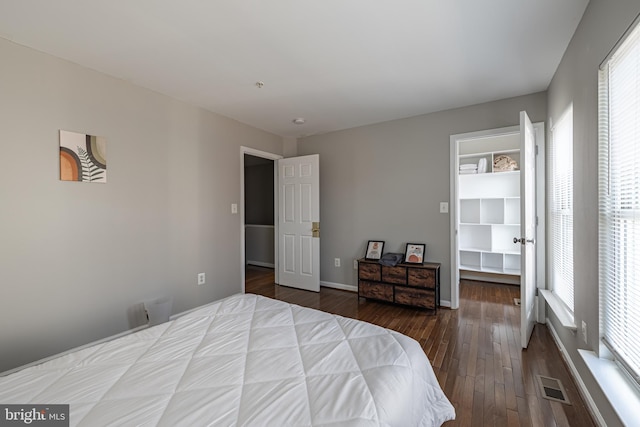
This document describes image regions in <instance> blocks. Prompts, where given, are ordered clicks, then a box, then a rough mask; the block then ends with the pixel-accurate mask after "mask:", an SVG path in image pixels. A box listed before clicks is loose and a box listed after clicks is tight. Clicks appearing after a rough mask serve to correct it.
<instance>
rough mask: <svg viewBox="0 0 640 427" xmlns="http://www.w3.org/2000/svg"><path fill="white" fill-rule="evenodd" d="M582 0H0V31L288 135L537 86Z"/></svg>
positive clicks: (556, 58)
mask: <svg viewBox="0 0 640 427" xmlns="http://www.w3.org/2000/svg"><path fill="white" fill-rule="evenodd" d="M587 3H588V0H317V1H310V0H179V1H178V0H128V1H127V0H110V1H96V0H55V1H52V0H0V37H3V38H6V39H9V40H12V41H14V42H15V43H18V44H21V45H25V46H29V47H32V48H34V49H37V50H39V51H43V52H47V53H50V54H52V55H55V56H58V57H61V58H64V59H67V60H69V61H72V62H75V63H78V64H81V65H83V66H86V67H89V68H92V69H95V70H99V71H101V72H104V73H106V74H110V75H112V76H115V77H118V78H122V79H124V80H127V81H130V82H133V83H134V84H137V85H140V86H143V87H146V88H149V89H152V90H155V91H157V92H160V93H163V94H166V95H169V96H171V97H174V98H178V99H181V100H184V101H186V102H188V103H191V104H194V105H198V106H201V107H203V108H206V109H208V110H211V111H214V112H216V113H219V114H222V115H224V116H227V117H231V118H233V119H236V120H238V121H240V122H243V123H246V124H249V125H251V126H254V127H257V128H259V129H263V130H266V131H268V132H271V133H274V134H277V135H281V136H283V137H300V136H306V135H313V134H318V133H325V132H330V131H334V130H339V129H346V128H351V127H355V126H361V125H366V124H370V123H376V122H381V121H386V120H393V119H397V118H403V117H410V116H416V115H420V114H425V113H429V112H433V111H440V110H444V109H449V108H455V107H461V106H465V105H472V104H477V103H481V102H486V101H491V100H496V99H502V98H508V97H512V96H518V95H524V94H528V93H533V92H537V91H541V90H545V89H546V88H547V87H548V85H549V82H550V81H551V78H552V77H553V73H554V72H555V70H556V68H557V66H558V64H559V62H560V59H561V58H562V55H563V53H564V51H565V49H566V47H567V45H568V43H569V40H570V39H571V36H572V35H573V33H574V31H575V29H576V26H577V25H578V22H579V21H580V18H581V17H582V14H583V12H584V9H585V8H586V5H587ZM257 81H263V82H264V86H263V87H262V88H261V89H259V88H258V87H257V86H256V82H257ZM296 117H304V118H305V119H306V123H305V124H304V125H301V126H300V125H295V124H293V123H292V120H293V119H294V118H296Z"/></svg>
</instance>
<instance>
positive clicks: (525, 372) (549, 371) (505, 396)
mask: <svg viewBox="0 0 640 427" xmlns="http://www.w3.org/2000/svg"><path fill="white" fill-rule="evenodd" d="M246 292H248V293H255V294H259V295H264V296H267V297H271V298H275V299H278V300H282V301H287V302H290V303H294V304H298V305H302V306H306V307H312V308H316V309H320V310H323V311H327V312H330V313H335V314H339V315H341V316H345V317H351V318H355V319H360V320H364V321H366V322H370V323H374V324H376V325H380V326H383V327H385V328H389V329H393V330H396V331H398V332H401V333H403V334H405V335H408V336H410V337H412V338H414V339H415V340H417V341H418V342H419V343H420V344H421V345H422V348H423V349H424V351H425V353H426V354H427V356H428V357H429V360H431V364H432V366H433V369H434V371H435V373H436V375H437V377H438V380H439V382H440V385H441V386H442V388H443V390H444V392H445V394H446V395H447V396H448V397H449V400H451V403H453V405H454V406H455V408H456V414H457V416H456V420H455V421H450V422H447V423H445V424H444V425H445V426H447V427H453V426H579V427H585V426H594V425H595V424H594V423H593V421H592V419H591V416H590V414H589V412H588V411H587V409H586V407H585V404H584V402H583V401H582V399H581V397H580V395H579V393H578V391H577V389H576V386H575V384H574V382H573V380H572V378H571V377H570V375H569V372H568V370H567V367H566V366H565V364H564V362H563V361H562V357H561V355H560V352H559V351H558V349H557V347H556V345H555V343H554V342H553V338H552V337H551V334H550V332H549V330H548V329H547V327H546V326H544V325H536V327H535V329H534V331H533V336H532V338H531V342H530V344H529V348H528V349H527V350H524V351H523V350H522V349H521V347H520V308H519V307H517V306H515V305H514V304H513V298H518V297H519V292H520V291H519V288H518V287H515V286H509V285H499V284H491V283H483V282H471V281H463V282H462V283H461V284H460V309H459V310H449V309H446V308H443V309H440V310H438V313H437V315H433V314H428V313H427V312H424V311H421V310H418V309H413V308H405V307H399V306H395V305H391V304H385V303H377V302H374V301H368V300H365V299H358V296H357V294H355V293H353V292H347V291H341V290H336V289H329V288H321V291H320V292H319V293H315V292H308V291H302V290H298V289H293V288H288V287H284V286H279V285H276V284H275V283H274V276H273V270H269V269H265V268H260V267H251V266H250V267H248V269H247V274H246ZM536 375H545V376H550V377H553V378H558V379H560V380H561V381H562V383H563V385H564V387H565V389H566V392H567V394H568V397H569V400H570V401H571V403H572V404H571V405H565V404H563V403H559V402H554V401H551V400H548V399H544V398H542V397H541V393H540V391H539V389H538V386H537V379H536Z"/></svg>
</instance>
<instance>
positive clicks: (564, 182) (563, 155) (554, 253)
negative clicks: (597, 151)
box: [548, 106, 574, 312]
mask: <svg viewBox="0 0 640 427" xmlns="http://www.w3.org/2000/svg"><path fill="white" fill-rule="evenodd" d="M549 152H550V155H549V157H550V159H549V160H550V166H551V173H550V179H549V181H550V182H549V184H550V187H551V191H549V193H548V194H549V216H550V218H549V219H550V224H549V231H550V240H551V242H550V243H551V245H550V250H551V259H550V264H551V266H550V267H551V268H550V271H551V274H550V281H551V290H552V291H553V292H554V293H555V294H556V295H557V296H558V298H560V300H561V301H562V302H563V303H564V304H565V305H566V306H567V308H569V310H570V311H571V312H573V310H574V305H573V293H574V290H573V106H571V107H569V109H568V110H567V111H565V112H564V114H563V115H562V117H561V118H560V120H558V122H557V123H556V125H555V126H554V127H553V129H552V131H551V148H550V150H549Z"/></svg>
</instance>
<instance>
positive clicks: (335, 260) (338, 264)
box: [333, 258, 340, 267]
mask: <svg viewBox="0 0 640 427" xmlns="http://www.w3.org/2000/svg"><path fill="white" fill-rule="evenodd" d="M333 265H334V266H335V267H340V258H335V259H334V260H333Z"/></svg>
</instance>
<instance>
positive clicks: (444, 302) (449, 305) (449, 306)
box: [440, 299, 451, 308]
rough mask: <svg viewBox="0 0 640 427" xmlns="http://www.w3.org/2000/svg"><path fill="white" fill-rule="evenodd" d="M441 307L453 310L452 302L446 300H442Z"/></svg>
mask: <svg viewBox="0 0 640 427" xmlns="http://www.w3.org/2000/svg"><path fill="white" fill-rule="evenodd" d="M440 307H447V308H451V301H447V300H446V299H441V300H440Z"/></svg>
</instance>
